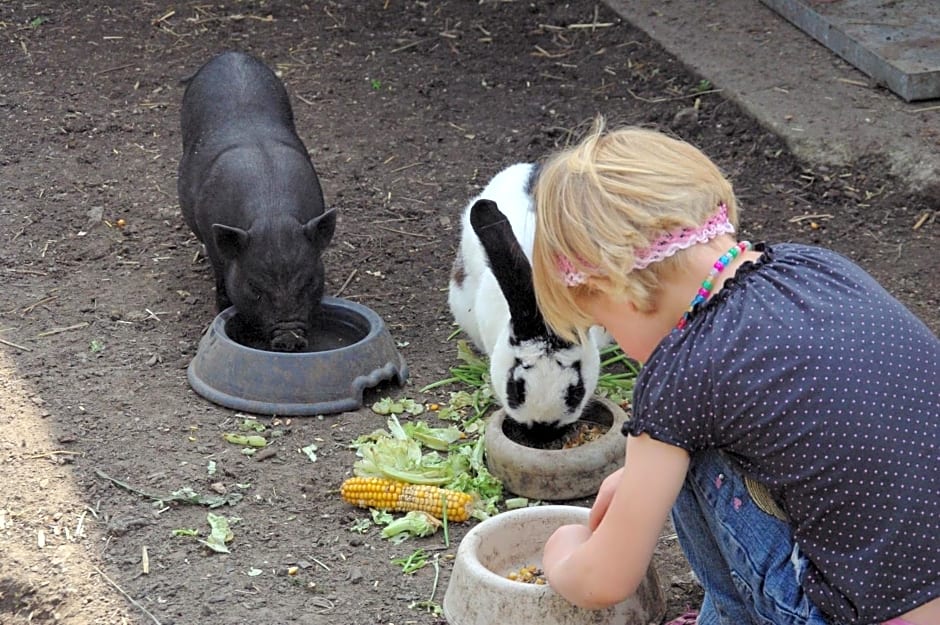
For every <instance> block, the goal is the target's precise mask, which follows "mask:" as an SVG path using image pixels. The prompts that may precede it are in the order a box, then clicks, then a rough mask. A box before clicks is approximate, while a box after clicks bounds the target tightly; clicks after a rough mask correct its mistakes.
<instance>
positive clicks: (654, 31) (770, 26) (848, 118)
mask: <svg viewBox="0 0 940 625" xmlns="http://www.w3.org/2000/svg"><path fill="white" fill-rule="evenodd" d="M928 2H933V3H935V4H937V5H940V0H928ZM606 3H607V4H608V5H609V6H610V7H611V8H613V9H614V10H615V11H616V12H617V13H618V14H619V15H620V17H621V18H623V19H624V20H626V21H628V22H630V23H631V24H633V25H634V26H636V27H638V28H640V29H641V30H643V31H645V32H646V34H648V35H649V36H650V37H651V38H652V39H653V40H654V41H656V42H657V43H658V44H659V45H661V46H662V47H663V48H665V49H666V51H668V52H669V53H670V54H672V55H673V56H675V57H676V58H677V59H678V60H679V61H680V62H681V63H683V64H684V65H686V66H687V67H688V68H690V69H691V70H693V71H694V72H696V73H697V74H698V75H700V76H701V77H702V78H707V79H708V80H709V81H710V82H711V83H712V84H713V85H714V86H715V87H716V88H718V89H721V92H722V94H724V96H726V97H727V98H729V99H731V100H733V101H735V102H737V103H738V104H739V105H740V106H741V107H742V108H744V109H745V110H747V111H748V112H749V113H750V114H751V115H753V116H754V117H755V118H756V119H758V120H759V121H760V122H761V123H763V124H764V125H765V126H766V127H768V128H769V129H771V130H773V131H774V132H776V133H777V134H779V135H780V136H781V137H782V138H783V139H784V140H785V141H786V142H787V144H788V146H789V147H790V148H791V149H792V150H793V151H794V153H796V154H797V155H798V156H800V157H801V158H803V159H806V160H808V161H810V162H814V163H825V164H834V165H843V164H846V163H851V162H852V161H854V160H856V159H860V158H864V157H866V156H871V155H880V156H882V157H884V159H885V161H886V165H887V166H888V168H889V171H890V173H892V174H894V175H896V176H899V177H900V178H901V179H903V180H905V181H906V182H907V183H908V184H909V186H910V187H912V188H914V189H923V188H926V187H928V186H929V187H931V188H933V186H934V185H936V184H937V181H938V180H940V102H921V103H912V102H906V101H905V100H904V99H902V98H900V97H898V96H897V95H895V94H894V93H892V92H891V91H889V90H888V89H885V88H882V87H879V86H878V85H876V84H874V81H872V80H871V79H869V78H868V77H867V76H866V75H865V74H864V73H862V72H861V70H859V69H857V68H856V67H854V66H853V65H851V64H850V63H848V62H847V61H845V60H843V59H842V58H841V57H839V56H838V55H836V54H835V53H834V52H833V51H832V50H830V49H829V48H827V47H826V46H824V45H822V44H820V43H819V42H817V41H815V40H814V39H813V38H812V37H810V36H809V35H808V34H807V33H805V32H804V31H802V30H800V29H799V28H797V27H796V26H795V25H793V24H792V23H791V22H790V21H788V20H787V19H785V18H784V17H783V16H781V15H780V14H779V13H777V12H776V11H774V10H773V9H771V8H770V7H769V6H767V5H765V4H763V3H762V2H761V1H760V0H721V1H719V2H702V1H701V0H606ZM938 201H940V200H938Z"/></svg>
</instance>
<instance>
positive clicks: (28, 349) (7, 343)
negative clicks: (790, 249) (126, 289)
mask: <svg viewBox="0 0 940 625" xmlns="http://www.w3.org/2000/svg"><path fill="white" fill-rule="evenodd" d="M918 227H919V226H918ZM914 229H915V230H916V229H917V228H914ZM0 343H3V344H4V345H8V346H10V347H15V348H16V349H18V350H20V351H24V352H31V351H33V350H32V349H31V348H29V347H25V346H23V345H17V344H16V343H14V342H13V341H7V340H5V339H0Z"/></svg>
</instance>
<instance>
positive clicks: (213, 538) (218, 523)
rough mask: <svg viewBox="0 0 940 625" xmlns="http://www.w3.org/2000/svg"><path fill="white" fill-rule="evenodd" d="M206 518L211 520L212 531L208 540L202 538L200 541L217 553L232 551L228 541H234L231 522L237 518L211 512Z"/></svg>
mask: <svg viewBox="0 0 940 625" xmlns="http://www.w3.org/2000/svg"><path fill="white" fill-rule="evenodd" d="M206 520H207V521H209V527H210V528H212V531H211V532H210V533H209V537H208V538H207V539H206V540H200V541H199V542H201V543H202V544H204V545H205V546H206V547H208V548H209V549H211V550H212V551H215V552H216V553H230V552H229V550H228V547H227V546H226V543H229V542H232V540H234V538H235V534H234V533H233V532H232V529H231V527H230V523H233V522H235V521H236V520H237V519H235V518H234V517H233V518H228V517H224V516H222V515H221V514H215V513H214V512H209V513H208V514H207V515H206Z"/></svg>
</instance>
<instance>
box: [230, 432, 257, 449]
mask: <svg viewBox="0 0 940 625" xmlns="http://www.w3.org/2000/svg"><path fill="white" fill-rule="evenodd" d="M222 438H224V439H225V440H226V442H229V443H231V444H233V445H240V446H242V447H264V446H265V445H267V444H268V441H267V439H265V438H264V437H263V436H261V435H260V434H236V433H235V432H226V433H224V434H222Z"/></svg>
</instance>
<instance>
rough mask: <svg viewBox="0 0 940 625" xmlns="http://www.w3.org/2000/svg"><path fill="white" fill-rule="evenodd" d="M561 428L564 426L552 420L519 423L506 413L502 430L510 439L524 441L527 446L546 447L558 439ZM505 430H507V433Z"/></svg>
mask: <svg viewBox="0 0 940 625" xmlns="http://www.w3.org/2000/svg"><path fill="white" fill-rule="evenodd" d="M563 428H564V426H563V425H562V424H561V423H560V422H558V421H552V422H550V423H546V422H544V421H536V422H533V423H519V422H518V421H516V420H515V419H513V418H512V416H511V415H510V414H508V413H507V414H506V418H505V419H504V420H503V432H504V433H506V434H507V436H509V438H510V439H511V440H515V441H516V442H519V441H525V443H524V444H526V446H527V447H538V448H545V447H547V446H548V443H551V442H553V441H556V440H558V438H559V437H560V436H561V434H562V432H563ZM507 430H508V431H509V432H508V433H507Z"/></svg>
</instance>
